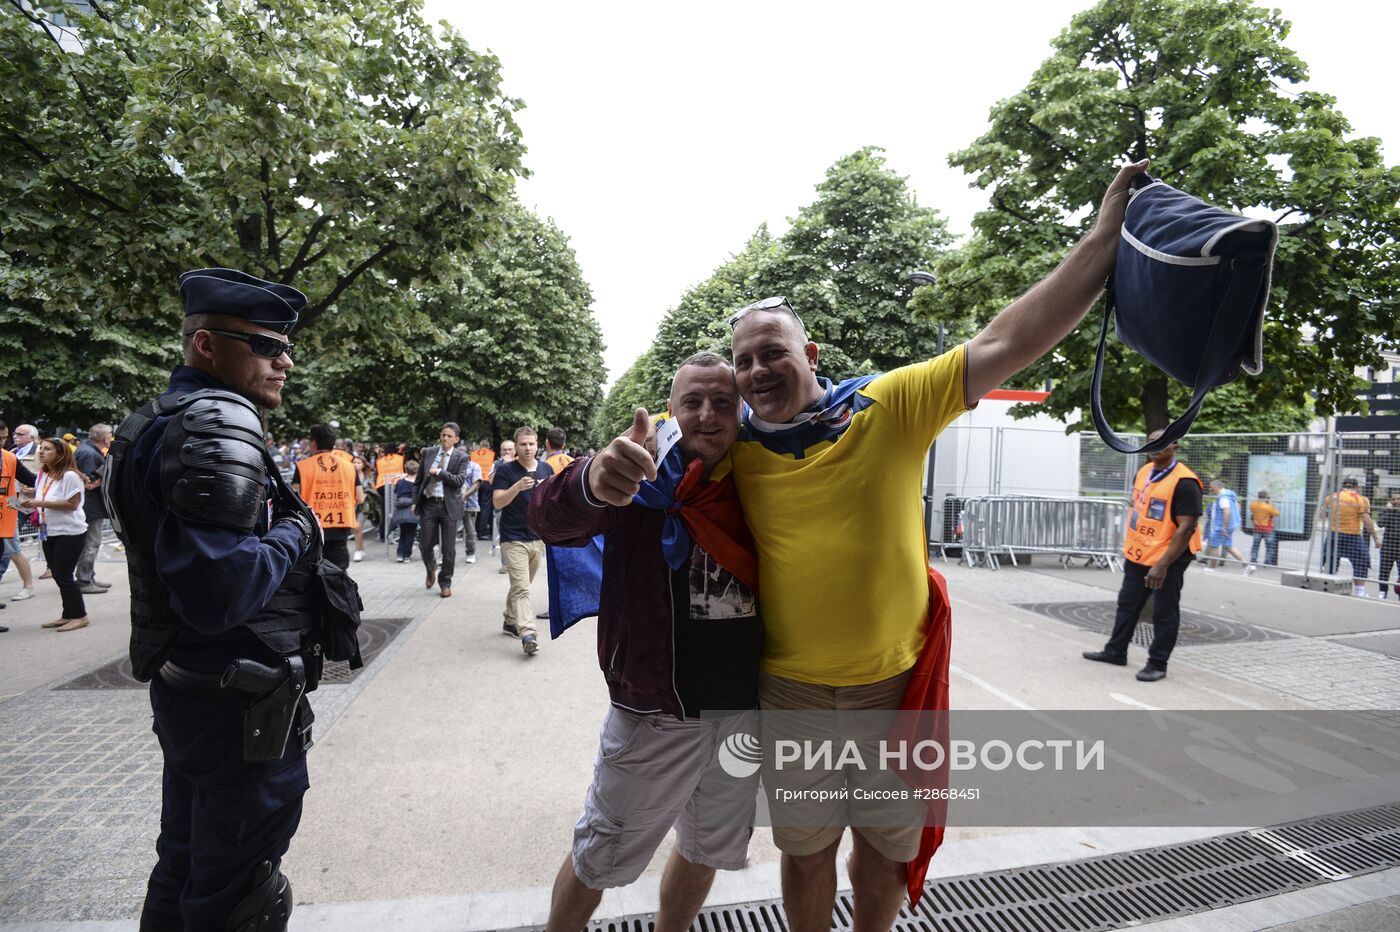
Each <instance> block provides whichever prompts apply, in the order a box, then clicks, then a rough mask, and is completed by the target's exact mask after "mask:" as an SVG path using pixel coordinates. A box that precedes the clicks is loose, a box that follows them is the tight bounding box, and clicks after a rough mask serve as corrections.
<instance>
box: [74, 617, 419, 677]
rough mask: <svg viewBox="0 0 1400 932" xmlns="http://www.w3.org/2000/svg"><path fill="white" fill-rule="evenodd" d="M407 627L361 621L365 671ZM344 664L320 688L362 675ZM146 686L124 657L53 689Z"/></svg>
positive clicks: (331, 666)
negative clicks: (135, 675)
mask: <svg viewBox="0 0 1400 932" xmlns="http://www.w3.org/2000/svg"><path fill="white" fill-rule="evenodd" d="M407 624H408V619H407V618H365V619H363V620H362V621H361V622H360V656H361V657H363V658H364V661H365V666H364V667H361V668H360V670H364V669H365V668H366V667H368V666H369V665H370V663H372V662H373V661H374V658H375V657H377V656H379V652H380V651H382V650H383V649H384V648H385V647H388V646H389V642H390V641H392V640H393V639H394V638H396V637H398V635H399V632H401V631H402V630H403V629H404V627H405V626H406V625H407ZM360 670H351V669H350V667H349V665H348V664H346V663H344V662H343V661H342V662H337V663H327V664H326V669H325V671H324V672H323V673H322V674H321V685H323V686H324V685H326V684H328V683H348V682H350V681H351V680H353V679H354V678H355V677H356V676H358V675H359V674H360ZM145 688H146V684H145V683H138V682H137V681H136V678H135V677H133V676H132V675H131V658H129V657H123V658H121V659H120V660H113V661H112V662H111V663H108V664H103V665H102V666H100V667H98V668H97V669H96V670H93V671H92V672H90V673H84V674H83V675H82V676H77V677H74V678H73V679H71V680H68V681H67V682H66V683H60V684H59V685H57V686H55V687H54V689H145Z"/></svg>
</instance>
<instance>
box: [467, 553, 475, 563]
mask: <svg viewBox="0 0 1400 932" xmlns="http://www.w3.org/2000/svg"><path fill="white" fill-rule="evenodd" d="M467 562H468V563H475V562H476V554H474V553H469V554H467Z"/></svg>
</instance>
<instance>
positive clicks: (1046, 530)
mask: <svg viewBox="0 0 1400 932" xmlns="http://www.w3.org/2000/svg"><path fill="white" fill-rule="evenodd" d="M1128 505H1129V503H1128V502H1127V501H1126V500H1124V499H1118V498H1040V497H1035V496H1027V495H987V496H982V497H979V498H967V499H964V500H963V503H962V526H963V559H964V560H965V561H967V565H968V566H979V565H982V566H987V567H989V568H991V569H994V570H995V569H999V568H1000V566H1001V559H1002V557H1005V558H1007V559H1009V560H1010V561H1011V565H1012V566H1015V565H1016V555H1017V554H1028V553H1048V554H1055V555H1057V556H1058V557H1059V558H1060V563H1061V565H1063V566H1069V565H1070V561H1071V560H1073V559H1075V558H1076V557H1079V558H1083V559H1085V560H1086V561H1088V563H1089V564H1092V565H1094V566H1099V567H1104V568H1111V569H1115V570H1120V571H1121V569H1122V559H1123V534H1124V531H1125V529H1126V528H1127V522H1128V511H1129V507H1128Z"/></svg>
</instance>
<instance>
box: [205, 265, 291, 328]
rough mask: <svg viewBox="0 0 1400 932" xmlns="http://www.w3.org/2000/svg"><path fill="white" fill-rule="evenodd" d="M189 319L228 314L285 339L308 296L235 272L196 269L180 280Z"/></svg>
mask: <svg viewBox="0 0 1400 932" xmlns="http://www.w3.org/2000/svg"><path fill="white" fill-rule="evenodd" d="M180 297H181V298H182V299H183V300H184V302H185V316H186V317H189V316H190V315H191V314H227V315H228V316H230V317H241V318H242V319H244V320H246V321H248V322H249V323H253V324H257V325H258V326H259V327H266V328H267V329H268V330H273V331H276V332H277V333H280V334H282V335H283V336H285V335H287V334H289V333H291V332H292V328H293V327H295V326H296V325H297V320H298V318H299V316H300V313H301V309H302V308H304V307H306V295H304V294H302V293H301V292H300V291H297V290H296V289H295V288H293V287H291V286H290V285H279V284H278V283H277V282H265V281H263V280H262V279H261V278H254V277H253V276H251V275H249V274H248V273H246V272H238V271H235V270H234V269H195V270H194V271H192V272H186V273H185V274H184V275H181V276H180Z"/></svg>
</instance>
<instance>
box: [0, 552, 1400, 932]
mask: <svg viewBox="0 0 1400 932" xmlns="http://www.w3.org/2000/svg"><path fill="white" fill-rule="evenodd" d="M483 554H484V551H483ZM104 556H105V558H104V562H103V563H102V564H101V566H100V568H101V571H102V572H101V573H100V575H102V576H105V577H106V578H108V579H109V580H110V581H112V582H113V583H114V584H115V586H114V588H113V590H112V592H111V593H110V594H108V595H104V596H94V597H92V598H91V599H90V601H89V607H90V610H91V613H92V617H93V618H94V623H93V625H92V626H91V627H90V628H88V629H85V630H83V631H79V632H73V633H68V634H61V635H60V634H57V633H55V632H53V631H51V630H41V629H40V628H39V624H40V622H42V621H45V620H47V619H48V618H49V617H50V616H53V615H56V614H57V606H58V594H57V592H56V590H54V589H53V587H52V584H51V583H49V582H47V581H44V582H40V583H39V588H38V591H39V596H38V598H35V599H33V600H30V601H27V602H19V603H12V604H11V605H10V606H9V608H8V609H6V610H5V611H4V612H3V613H0V614H3V616H5V617H4V623H6V624H8V625H9V626H10V627H11V629H12V630H11V631H10V632H9V633H8V634H4V635H0V737H2V738H3V740H2V741H0V863H3V864H4V865H5V871H4V873H3V874H0V929H5V930H10V932H13V930H18V929H44V930H48V929H59V928H83V929H90V930H97V929H113V930H123V932H130V930H133V929H134V928H135V923H134V918H135V916H136V914H137V912H138V910H139V904H140V900H141V897H142V895H143V893H144V882H145V877H146V875H147V873H148V871H149V869H150V866H151V863H152V860H153V857H154V854H153V846H154V841H155V833H156V829H157V807H158V799H159V767H160V762H159V752H158V748H157V744H156V740H155V737H154V735H153V734H151V731H150V711H149V705H148V700H147V697H146V693H145V691H144V690H143V689H121V688H118V689H71V688H59V687H62V686H64V685H65V684H67V683H69V682H71V681H72V680H73V679H75V678H77V677H80V676H84V675H86V674H90V673H91V672H92V671H93V670H95V669H98V668H101V667H103V666H104V665H105V664H107V663H109V662H110V661H114V660H117V659H119V658H120V656H121V655H122V654H123V653H124V650H125V640H126V635H127V626H126V621H125V615H124V612H125V606H126V599H127V595H126V583H125V578H124V572H123V569H124V568H123V566H122V565H121V558H120V555H119V554H111V553H108V554H106V555H104ZM495 569H496V564H495V563H494V562H492V561H491V560H490V559H489V558H486V557H484V556H483V560H482V562H479V563H477V564H475V565H474V566H470V567H463V568H462V569H461V570H460V571H459V574H458V578H457V580H456V581H455V582H454V590H455V593H456V594H455V596H454V597H453V598H452V599H449V600H442V599H439V598H438V597H437V595H436V590H425V589H424V587H423V576H422V569H421V566H420V564H418V563H416V562H415V563H412V564H408V565H402V566H401V565H398V564H396V563H395V562H393V560H392V559H389V558H386V557H385V555H384V552H383V550H382V549H380V548H378V547H373V548H372V549H371V552H370V554H369V558H368V559H367V560H366V561H365V562H363V563H360V564H354V565H352V567H351V570H352V573H353V575H354V576H355V577H356V579H357V580H359V581H360V584H361V587H362V592H363V593H364V595H365V601H366V612H365V614H366V617H367V618H376V619H406V623H405V624H404V625H403V626H402V627H401V628H400V629H399V630H400V633H398V634H397V636H396V637H395V638H394V639H393V640H392V641H391V642H390V643H389V644H388V646H387V647H386V648H385V649H384V650H383V651H382V652H380V653H379V654H378V655H377V656H376V657H375V658H374V659H373V660H372V661H371V662H370V664H369V665H368V666H367V667H366V668H365V669H364V670H363V671H361V672H360V674H359V675H357V676H356V677H355V678H353V679H352V680H350V681H349V682H347V683H329V684H326V685H323V687H322V688H321V689H320V690H319V691H318V692H317V693H315V694H314V695H313V697H312V698H313V704H314V706H315V708H316V711H317V718H318V722H317V743H316V747H315V748H314V749H313V750H312V752H311V758H310V767H311V779H312V790H311V792H310V793H309V794H308V796H307V800H306V813H305V817H304V819H303V823H302V829H301V831H300V832H299V833H298V835H297V837H296V840H295V841H294V843H293V845H292V849H291V851H290V852H289V854H288V857H287V860H286V870H287V872H288V874H289V875H290V876H291V877H292V879H293V884H294V887H295V889H296V894H297V901H298V909H297V913H296V917H295V919H294V923H293V927H294V928H299V929H337V930H356V929H366V930H368V929H388V928H402V929H414V930H435V929H441V930H443V932H448V930H451V932H466V930H476V929H488V928H511V927H514V926H524V925H530V924H533V923H538V922H540V921H541V920H542V919H543V917H544V915H545V912H546V911H547V905H548V886H549V884H550V882H551V880H552V878H553V875H554V873H555V871H556V870H557V869H558V866H559V863H560V861H561V860H562V859H563V857H564V854H565V851H566V850H567V845H568V841H569V838H570V834H571V831H572V828H573V824H574V822H575V820H576V819H577V817H578V812H579V809H580V806H581V804H582V799H583V792H584V789H585V788H586V785H587V781H588V779H589V776H590V774H591V767H592V760H593V754H594V751H595V747H596V740H597V739H596V729H597V725H598V722H599V721H600V720H601V718H602V715H603V712H604V709H605V706H606V692H605V690H604V688H603V683H602V679H601V677H600V676H599V674H598V672H597V667H596V657H595V653H594V641H593V637H592V628H591V625H590V624H588V623H585V624H584V625H582V626H581V627H580V628H579V629H577V630H576V631H574V632H571V633H570V634H569V635H567V636H566V637H565V638H563V639H562V640H560V641H558V642H548V641H546V642H545V643H544V646H543V648H542V649H541V651H540V653H539V654H538V655H537V656H536V657H533V658H526V657H525V656H524V655H523V654H522V653H521V652H520V649H519V644H518V642H517V641H515V640H513V639H511V638H507V637H503V636H502V635H501V634H500V618H501V606H502V605H503V602H504V596H505V591H506V579H505V577H504V576H502V575H498V574H497V573H496V571H495ZM946 569H947V574H948V576H949V579H950V588H951V591H952V593H953V596H954V602H955V605H954V609H955V648H954V658H953V666H954V682H953V702H954V706H955V707H956V708H965V709H1036V710H1040V709H1103V708H1138V707H1144V706H1146V707H1151V708H1171V709H1205V708H1219V709H1250V708H1263V709H1304V708H1370V709H1376V710H1386V709H1395V708H1397V705H1396V704H1395V699H1393V698H1391V696H1392V695H1394V692H1393V687H1395V686H1396V685H1397V684H1400V660H1397V659H1395V658H1394V657H1392V656H1390V655H1389V654H1387V653H1383V652H1378V651H1375V650H1370V649H1366V648H1364V647H1360V646H1356V645H1355V644H1354V643H1352V642H1351V641H1348V640H1346V638H1348V637H1352V636H1354V635H1356V634H1357V633H1358V632H1361V633H1368V634H1369V635H1370V636H1375V637H1384V636H1386V635H1387V634H1390V633H1400V608H1396V606H1394V605H1385V604H1374V605H1366V606H1358V605H1356V604H1353V603H1352V602H1351V600H1349V599H1346V598H1344V597H1337V596H1325V595H1321V594H1318V593H1299V592H1298V590H1283V589H1282V587H1279V586H1277V585H1276V584H1271V583H1270V582H1268V581H1259V580H1258V577H1256V578H1255V579H1252V580H1240V579H1209V578H1208V577H1204V576H1200V574H1198V573H1196V572H1195V571H1193V572H1192V574H1191V575H1190V576H1188V586H1187V603H1186V604H1187V606H1188V607H1191V608H1194V609H1196V610H1198V611H1203V612H1211V613H1214V614H1217V615H1219V616H1221V617H1226V618H1229V619H1231V620H1234V621H1237V622H1240V623H1244V624H1250V625H1267V626H1269V627H1271V628H1272V629H1273V630H1276V631H1278V632H1280V633H1281V634H1283V635H1286V636H1285V637H1281V638H1280V639H1279V640H1275V641H1259V642H1246V643H1239V644H1219V645H1204V646H1199V647H1186V646H1183V647H1181V648H1179V650H1178V653H1177V655H1176V656H1175V657H1174V658H1173V664H1172V672H1171V675H1170V676H1169V677H1168V678H1167V679H1166V680H1165V681H1163V682H1161V683H1155V684H1143V683H1138V682H1137V681H1136V680H1134V679H1133V678H1132V676H1131V672H1132V668H1131V667H1130V668H1129V669H1128V670H1127V671H1124V670H1123V669H1121V668H1112V667H1105V666H1103V665H1099V664H1087V663H1085V662H1084V661H1082V660H1080V659H1079V656H1078V655H1079V652H1080V651H1081V650H1084V649H1089V648H1094V647H1097V646H1099V645H1100V643H1101V641H1102V638H1101V636H1100V635H1097V634H1094V633H1092V632H1089V631H1085V630H1082V629H1080V628H1076V627H1074V626H1073V625H1070V624H1066V623H1064V622H1062V621H1057V620H1054V619H1052V618H1049V617H1046V616H1044V615H1041V614H1037V613H1034V612H1031V611H1027V610H1025V609H1022V608H1018V607H1016V606H1017V605H1021V604H1025V603H1032V602H1039V603H1044V602H1061V601H1062V602H1092V601H1098V602H1102V601H1104V600H1108V599H1111V598H1112V594H1111V590H1113V589H1116V579H1115V578H1114V577H1113V576H1112V575H1110V574H1109V573H1107V572H1104V571H1098V570H1069V571H1065V570H1060V569H1058V568H1054V569H1047V568H1044V567H1041V566H1039V565H1035V566H1032V567H1031V568H1029V569H1022V570H1002V571H1000V572H997V573H993V572H991V571H989V570H971V569H967V568H965V567H958V566H950V567H947V568H946ZM16 585H17V580H13V579H12V578H7V579H6V580H5V582H4V583H3V584H0V595H7V594H9V593H10V592H11V591H13V587H14V586H16ZM535 592H536V603H537V605H538V606H543V595H544V587H543V580H539V581H537V583H536V587H535ZM1301 597H1306V598H1307V599H1309V600H1311V601H1308V602H1307V603H1306V604H1304V603H1300V602H1299V601H1298V600H1299V599H1300V598H1301ZM1222 605H1227V608H1225V609H1222ZM1300 605H1301V607H1300ZM1363 608H1364V612H1362V611H1361V609H1363ZM1385 610H1388V611H1391V612H1395V615H1394V618H1395V624H1393V625H1390V626H1389V627H1387V624H1388V622H1389V616H1387V615H1383V614H1376V613H1377V612H1381V611H1385ZM1295 616H1296V619H1297V621H1296V625H1302V624H1303V623H1305V622H1306V623H1307V624H1308V625H1311V626H1312V628H1313V629H1316V630H1311V629H1310V630H1309V631H1308V632H1307V633H1306V634H1303V633H1300V632H1295V631H1291V630H1287V629H1286V628H1285V627H1284V626H1283V625H1282V624H1280V622H1284V623H1287V624H1290V625H1293V624H1295V622H1293V621H1290V620H1289V619H1292V618H1294V617H1295ZM1329 619H1332V620H1331V622H1330V623H1329V621H1328V620H1329ZM1271 622H1272V624H1271ZM1296 625H1295V626H1296ZM1377 632H1379V633H1377ZM1138 656H1140V655H1138ZM1134 659H1137V656H1135V658H1134ZM1324 680H1325V685H1324V686H1319V685H1318V684H1319V683H1323V681H1324ZM1349 700H1351V701H1349ZM1387 703H1389V704H1387ZM1194 831H1195V835H1196V836H1200V835H1203V834H1210V833H1211V831H1212V830H1199V829H1197V830H1194ZM1183 832H1184V830H1174V831H1167V830H1149V829H1133V830H1121V831H1110V830H1106V829H1060V830H1041V831H1038V832H1027V831H1024V830H1018V829H1002V828H981V829H955V830H952V831H950V833H949V843H948V845H947V847H946V848H945V849H944V851H942V852H940V854H939V857H938V858H937V859H936V860H935V863H934V874H935V875H942V876H953V875H958V874H965V873H969V872H972V871H980V870H990V869H995V868H998V867H1007V866H1013V865H1023V864H1034V863H1041V862H1044V861H1048V860H1057V859H1066V858H1072V857H1078V856H1083V855H1085V854H1098V853H1103V852H1105V851H1109V850H1129V849H1132V848H1134V847H1143V846H1150V845H1154V844H1163V843H1167V842H1170V841H1178V840H1181V839H1182V838H1183V837H1187V836H1186V835H1183ZM668 850H669V843H668V845H667V846H663V849H662V850H661V851H660V852H658V855H657V857H656V858H655V859H654V861H653V865H652V867H651V868H650V869H649V870H648V873H647V875H646V876H645V877H644V878H643V880H642V881H641V882H639V883H638V884H637V885H635V886H634V887H633V888H631V889H629V890H626V891H621V892H617V893H610V894H609V895H608V897H607V898H605V900H604V905H603V907H602V909H601V910H600V912H599V915H600V916H618V915H624V914H632V913H638V912H645V911H648V910H651V909H654V908H655V902H656V882H657V875H658V873H659V870H660V866H661V865H662V864H663V863H664V859H665V856H666V854H667V853H668ZM750 861H751V866H750V867H749V868H748V869H746V870H745V871H741V872H737V873H735V874H729V875H724V876H722V877H721V880H720V883H718V884H717V886H716V889H715V891H714V893H713V894H712V897H711V902H715V903H725V902H738V901H743V900H753V899H761V898H766V897H772V896H776V895H777V852H776V850H775V849H774V848H773V847H772V844H771V840H770V839H769V838H768V832H767V831H766V830H764V829H760V830H759V831H758V832H756V833H755V838H754V845H753V848H752V850H751V853H750ZM843 882H844V881H843ZM1387 883H1390V887H1389V888H1387V886H1386V884H1387ZM1352 889H1353V892H1352V894H1351V896H1352V901H1350V902H1343V901H1342V900H1339V899H1336V896H1338V895H1339V891H1333V897H1334V898H1333V899H1331V900H1326V899H1325V898H1324V899H1316V894H1315V893H1314V894H1313V896H1314V897H1315V899H1314V900H1308V899H1306V897H1304V896H1303V894H1289V895H1288V896H1284V897H1275V898H1272V899H1271V901H1270V902H1271V903H1273V904H1274V911H1273V913H1272V915H1274V916H1275V917H1277V918H1276V919H1275V920H1274V921H1275V922H1276V923H1282V922H1304V923H1306V922H1308V921H1311V920H1310V919H1309V917H1312V916H1317V915H1320V914H1322V913H1327V912H1329V911H1331V910H1336V909H1339V908H1340V909H1364V910H1365V911H1366V912H1364V915H1365V916H1368V917H1374V916H1389V915H1390V913H1389V912H1386V910H1392V911H1393V908H1394V903H1393V901H1392V902H1387V901H1386V899H1385V898H1386V897H1390V896H1394V895H1396V894H1400V888H1396V887H1395V885H1394V883H1393V878H1392V880H1391V881H1387V879H1386V878H1384V877H1373V879H1372V880H1371V881H1370V885H1369V886H1368V885H1360V886H1357V887H1355V888H1352ZM1355 891H1360V892H1355ZM1304 893H1308V891H1304ZM1285 901H1286V903H1285ZM1286 904H1291V905H1287V908H1285V906H1286ZM1309 904H1311V905H1309ZM1225 913H1228V911H1221V915H1218V916H1216V917H1215V919H1216V920H1217V921H1225V922H1227V923H1228V922H1230V921H1231V920H1229V918H1228V917H1227V916H1226V915H1225ZM1202 915H1203V917H1205V916H1209V915H1211V914H1202ZM1350 915H1358V916H1359V915H1363V913H1356V914H1352V913H1341V914H1337V915H1334V916H1333V919H1334V920H1335V921H1337V922H1338V923H1341V924H1338V925H1335V926H1325V927H1328V928H1331V927H1336V928H1364V927H1368V926H1364V925H1353V926H1347V925H1346V924H1345V922H1346V921H1349V920H1347V916H1350ZM1318 921H1321V920H1318ZM1358 921H1359V920H1358ZM84 922H88V923H92V925H82V924H81V923H84ZM1258 926H1259V923H1258V921H1257V919H1249V920H1246V919H1243V918H1241V919H1240V924H1227V925H1224V926H1217V927H1220V928H1257V927H1258ZM1323 927H1324V926H1316V925H1301V926H1298V928H1306V929H1314V928H1323ZM1370 927H1374V926H1370Z"/></svg>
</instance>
